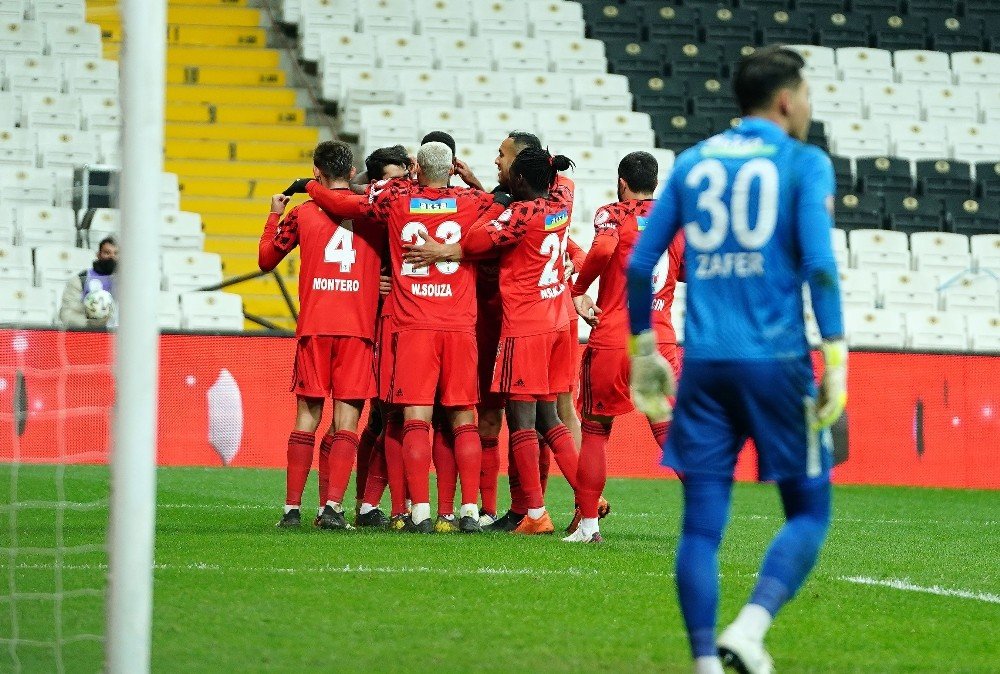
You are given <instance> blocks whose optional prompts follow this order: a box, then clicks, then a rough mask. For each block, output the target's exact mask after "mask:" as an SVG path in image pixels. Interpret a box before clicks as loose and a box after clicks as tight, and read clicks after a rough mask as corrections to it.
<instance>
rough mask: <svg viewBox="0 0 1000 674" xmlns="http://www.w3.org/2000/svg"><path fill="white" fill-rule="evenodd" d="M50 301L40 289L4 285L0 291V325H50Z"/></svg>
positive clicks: (51, 315)
mask: <svg viewBox="0 0 1000 674" xmlns="http://www.w3.org/2000/svg"><path fill="white" fill-rule="evenodd" d="M52 317H53V310H52V301H51V298H50V297H49V293H48V292H47V291H46V290H44V289H42V288H32V287H30V286H19V285H8V284H4V286H3V288H2V289H0V324H3V323H8V324H11V323H12V324H17V325H37V326H48V325H52Z"/></svg>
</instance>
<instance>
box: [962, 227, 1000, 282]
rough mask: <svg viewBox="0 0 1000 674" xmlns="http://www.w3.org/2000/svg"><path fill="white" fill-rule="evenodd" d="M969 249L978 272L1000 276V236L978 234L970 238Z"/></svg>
mask: <svg viewBox="0 0 1000 674" xmlns="http://www.w3.org/2000/svg"><path fill="white" fill-rule="evenodd" d="M969 247H970V248H971V250H972V259H973V260H974V261H975V263H976V269H977V270H978V271H986V270H990V271H992V272H993V273H995V274H1000V234H976V235H975V236H972V237H970V238H969Z"/></svg>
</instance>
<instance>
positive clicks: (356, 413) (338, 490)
mask: <svg viewBox="0 0 1000 674" xmlns="http://www.w3.org/2000/svg"><path fill="white" fill-rule="evenodd" d="M364 406H365V401H364V399H361V400H334V401H333V424H332V426H331V428H330V430H331V431H333V432H332V433H331V434H329V435H328V437H330V438H331V442H330V458H329V462H330V463H329V471H330V472H329V485H328V487H327V493H326V505H325V506H324V508H323V513H322V515H320V518H319V526H320V528H321V529H328V530H332V529H351V528H352V527H351V526H350V525H349V524H348V523H347V518H346V517H345V515H344V505H343V504H344V494H345V493H346V492H347V485H348V483H349V482H350V480H351V469H353V468H354V459H355V457H356V456H357V452H358V433H357V431H358V422H359V421H360V420H361V411H362V410H363V409H364Z"/></svg>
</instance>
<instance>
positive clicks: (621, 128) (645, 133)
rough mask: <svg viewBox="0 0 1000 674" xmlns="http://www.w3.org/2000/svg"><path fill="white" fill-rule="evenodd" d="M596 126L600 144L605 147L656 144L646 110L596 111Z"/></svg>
mask: <svg viewBox="0 0 1000 674" xmlns="http://www.w3.org/2000/svg"><path fill="white" fill-rule="evenodd" d="M594 128H595V130H596V131H597V140H598V141H599V143H598V144H599V145H603V146H604V147H615V146H619V145H638V146H640V147H642V146H652V145H655V144H656V138H655V136H654V135H653V128H652V124H651V122H650V118H649V115H648V114H646V113H645V112H627V111H622V112H595V113H594Z"/></svg>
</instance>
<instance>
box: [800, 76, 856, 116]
mask: <svg viewBox="0 0 1000 674" xmlns="http://www.w3.org/2000/svg"><path fill="white" fill-rule="evenodd" d="M810 97H811V100H812V109H813V117H815V118H816V119H818V120H821V121H827V120H835V119H861V118H862V117H863V116H864V102H863V101H864V99H863V98H862V94H861V85H860V84H857V83H856V82H824V83H822V84H817V85H814V86H813V87H812V88H811V89H810Z"/></svg>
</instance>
